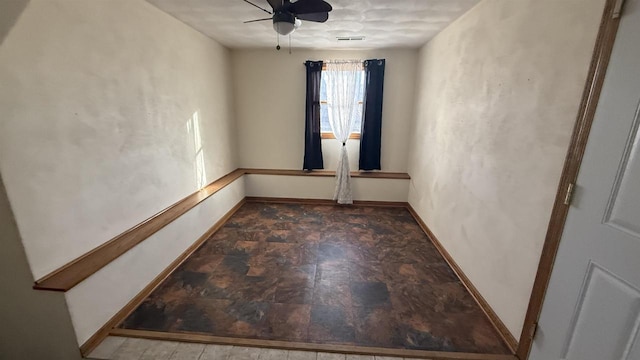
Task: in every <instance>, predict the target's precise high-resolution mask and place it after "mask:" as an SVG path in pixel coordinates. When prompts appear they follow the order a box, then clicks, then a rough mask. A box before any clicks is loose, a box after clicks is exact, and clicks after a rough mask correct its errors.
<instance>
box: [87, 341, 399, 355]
mask: <svg viewBox="0 0 640 360" xmlns="http://www.w3.org/2000/svg"><path fill="white" fill-rule="evenodd" d="M88 359H92V360H403V359H402V358H396V357H386V356H367V355H346V354H334V353H323V352H313V351H289V350H277V349H261V348H251V347H244V346H226V345H205V344H191V343H180V342H174V341H159V340H146V339H134V338H124V337H115V336H110V337H108V338H106V339H105V340H104V341H103V342H102V343H101V344H100V345H99V346H98V347H97V348H96V349H95V350H94V351H93V352H92V353H91V354H89V356H88ZM407 360H409V359H407Z"/></svg>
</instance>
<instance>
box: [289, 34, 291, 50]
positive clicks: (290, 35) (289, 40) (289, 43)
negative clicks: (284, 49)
mask: <svg viewBox="0 0 640 360" xmlns="http://www.w3.org/2000/svg"><path fill="white" fill-rule="evenodd" d="M289 55H291V34H289Z"/></svg>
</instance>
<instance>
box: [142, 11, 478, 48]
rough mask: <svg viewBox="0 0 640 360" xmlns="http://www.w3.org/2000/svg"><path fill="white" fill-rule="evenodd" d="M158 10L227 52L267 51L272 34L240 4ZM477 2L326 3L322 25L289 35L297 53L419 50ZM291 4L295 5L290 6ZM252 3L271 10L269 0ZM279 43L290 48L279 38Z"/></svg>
mask: <svg viewBox="0 0 640 360" xmlns="http://www.w3.org/2000/svg"><path fill="white" fill-rule="evenodd" d="M147 1H148V2H150V3H151V4H153V5H155V6H156V7H158V8H159V9H161V10H163V11H165V12H167V13H169V14H170V15H172V16H174V17H176V18H178V19H179V20H181V21H182V22H184V23H186V24H187V25H189V26H191V27H193V28H194V29H196V30H198V31H200V32H202V33H203V34H205V35H207V36H209V37H211V38H213V39H215V40H217V41H218V42H220V43H222V44H223V45H226V46H228V47H230V48H255V47H271V46H275V45H276V32H275V31H274V30H273V27H272V23H271V21H263V22H257V23H250V24H243V21H246V20H253V19H259V18H265V17H269V16H270V15H269V14H267V13H265V12H263V11H261V10H260V9H257V8H255V7H253V6H251V5H249V4H247V3H245V2H244V1H243V0H147ZM479 1H480V0H362V1H360V0H327V2H329V3H330V4H331V5H332V6H333V11H331V12H330V13H329V20H328V21H327V22H326V23H314V22H310V21H303V22H302V26H301V27H300V28H299V29H298V30H296V31H295V32H294V33H293V34H292V35H291V45H292V46H293V47H297V48H322V49H335V48H350V49H353V48H385V47H418V46H421V45H423V44H425V43H426V42H427V41H428V40H429V39H431V38H432V37H433V36H435V35H436V34H437V33H438V32H440V31H441V30H442V29H444V28H445V27H446V26H447V25H448V24H450V23H451V22H453V21H454V20H455V19H457V18H458V17H460V15H462V14H464V13H465V12H466V11H467V10H469V9H470V8H471V7H473V6H474V5H475V4H477V3H478V2H479ZM292 2H293V1H292ZM254 3H255V4H257V5H260V6H262V7H264V8H266V9H269V10H270V9H271V8H270V6H269V4H268V3H267V0H255V1H254ZM360 35H362V36H365V40H364V41H340V42H338V41H337V40H336V37H338V36H360ZM280 44H281V45H283V47H284V46H286V45H287V44H288V39H287V37H283V36H281V37H280Z"/></svg>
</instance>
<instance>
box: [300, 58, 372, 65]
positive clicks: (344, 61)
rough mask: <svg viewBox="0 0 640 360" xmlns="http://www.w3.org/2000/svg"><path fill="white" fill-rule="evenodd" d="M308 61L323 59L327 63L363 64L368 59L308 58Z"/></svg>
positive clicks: (304, 63)
mask: <svg viewBox="0 0 640 360" xmlns="http://www.w3.org/2000/svg"><path fill="white" fill-rule="evenodd" d="M307 61H322V62H323V63H325V64H362V63H364V62H365V61H366V60H356V59H353V60H307ZM307 61H305V62H303V63H302V65H306V64H307Z"/></svg>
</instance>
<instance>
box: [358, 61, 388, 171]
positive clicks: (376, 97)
mask: <svg viewBox="0 0 640 360" xmlns="http://www.w3.org/2000/svg"><path fill="white" fill-rule="evenodd" d="M384 65H385V60H384V59H370V60H366V61H365V62H364V71H365V91H364V104H363V107H364V115H363V116H364V118H363V119H362V130H361V134H360V170H380V169H381V168H380V147H381V142H382V132H381V130H382V94H383V92H384Z"/></svg>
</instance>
